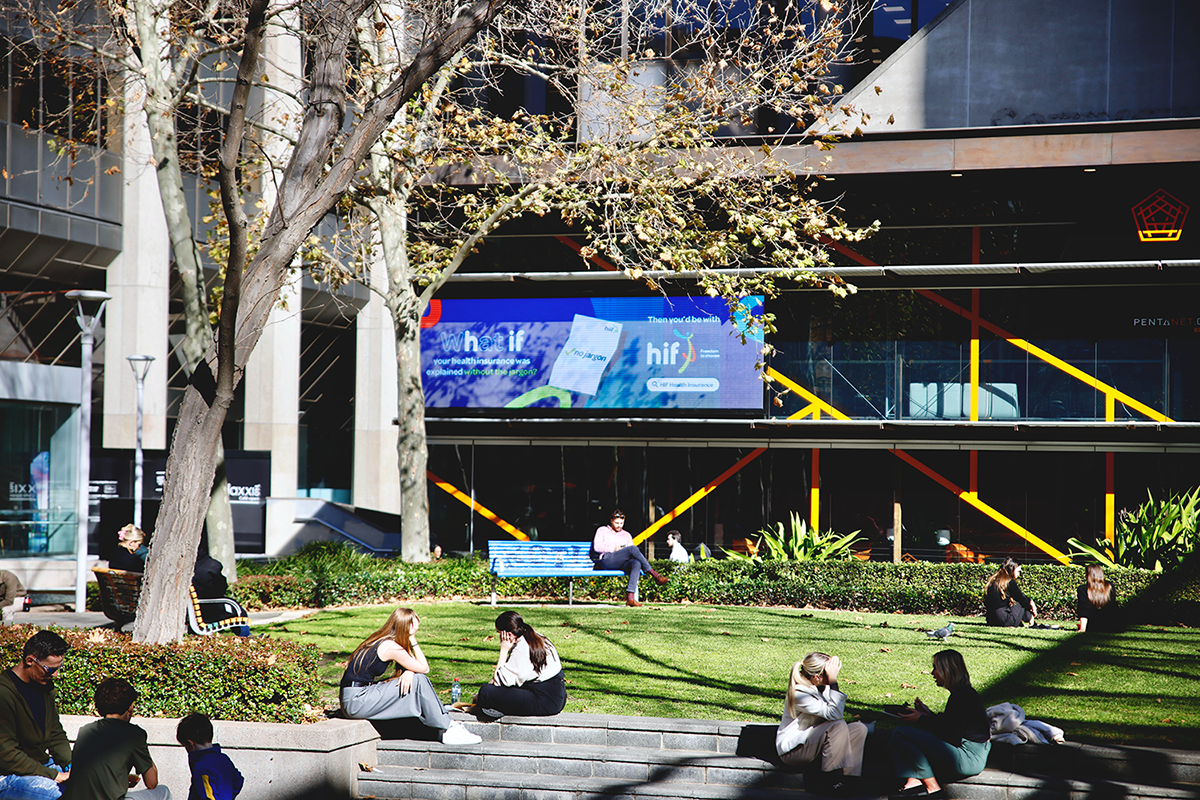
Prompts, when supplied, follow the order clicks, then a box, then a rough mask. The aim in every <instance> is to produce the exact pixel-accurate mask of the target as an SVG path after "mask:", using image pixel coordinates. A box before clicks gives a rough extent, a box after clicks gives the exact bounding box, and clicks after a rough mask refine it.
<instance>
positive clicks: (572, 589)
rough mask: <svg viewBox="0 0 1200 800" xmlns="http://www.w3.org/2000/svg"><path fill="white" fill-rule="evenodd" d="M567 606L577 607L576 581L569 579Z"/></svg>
mask: <svg viewBox="0 0 1200 800" xmlns="http://www.w3.org/2000/svg"><path fill="white" fill-rule="evenodd" d="M567 605H569V606H573V605H575V579H574V578H568V579H567Z"/></svg>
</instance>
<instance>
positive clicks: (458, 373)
mask: <svg viewBox="0 0 1200 800" xmlns="http://www.w3.org/2000/svg"><path fill="white" fill-rule="evenodd" d="M745 305H746V308H748V309H749V310H750V313H751V314H754V315H756V316H757V315H761V314H762V307H763V298H762V297H757V296H756V297H749V298H746V300H745ZM739 329H743V330H745V332H746V342H745V343H744V344H743V343H742V338H741V336H740V330H739ZM761 331H762V329H761V327H758V326H754V327H752V328H751V327H749V326H746V325H745V324H743V323H742V322H741V321H739V323H738V324H737V325H736V326H735V324H733V323H731V322H730V320H729V311H728V307H727V306H726V304H725V302H724V301H723V300H720V299H718V298H710V297H653V298H624V297H572V298H551V299H518V300H510V299H503V300H434V301H431V302H430V306H429V311H428V313H427V314H426V316H425V317H424V318H423V319H422V320H421V371H422V374H423V379H424V384H425V405H426V407H427V408H430V409H451V408H454V409H464V408H467V409H522V408H530V409H538V408H543V409H545V408H558V409H614V410H620V409H646V410H653V409H660V410H688V409H695V410H701V409H724V410H736V411H750V410H753V411H761V410H762V404H763V388H762V382H761V380H760V379H759V377H758V373H757V371H756V370H755V366H754V365H755V362H756V361H757V360H758V358H759V355H760V353H761V351H762V333H761Z"/></svg>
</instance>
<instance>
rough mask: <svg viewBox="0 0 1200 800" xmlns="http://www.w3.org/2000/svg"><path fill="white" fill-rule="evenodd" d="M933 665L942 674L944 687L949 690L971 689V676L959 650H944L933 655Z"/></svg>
mask: <svg viewBox="0 0 1200 800" xmlns="http://www.w3.org/2000/svg"><path fill="white" fill-rule="evenodd" d="M933 665H934V666H935V667H937V668H938V670H939V671H940V672H941V673H942V685H943V686H945V687H946V688H947V689H951V690H953V689H958V688H960V687H962V686H966V687H970V685H971V674H970V673H969V672H967V662H966V661H964V660H963V657H962V653H960V652H958V651H957V650H942V651H941V652H938V653H934V654H933Z"/></svg>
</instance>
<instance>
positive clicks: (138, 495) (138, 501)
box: [125, 356, 154, 528]
mask: <svg viewBox="0 0 1200 800" xmlns="http://www.w3.org/2000/svg"><path fill="white" fill-rule="evenodd" d="M125 360H126V361H128V362H129V366H130V367H132V368H133V377H134V378H135V379H136V380H137V445H136V446H135V448H134V451H133V526H134V527H135V528H140V527H142V403H143V401H144V400H145V398H146V373H147V372H149V371H150V362H151V361H153V360H154V356H125Z"/></svg>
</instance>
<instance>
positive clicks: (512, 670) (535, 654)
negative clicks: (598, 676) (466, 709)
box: [475, 611, 567, 719]
mask: <svg viewBox="0 0 1200 800" xmlns="http://www.w3.org/2000/svg"><path fill="white" fill-rule="evenodd" d="M496 631H497V632H498V633H499V634H500V660H499V661H497V662H496V670H495V672H494V673H493V674H492V681H491V683H488V684H485V685H484V686H481V687H480V688H479V694H478V695H477V696H476V697H475V706H476V708H477V712H476V713H477V714H478V715H479V716H480V717H481V718H484V719H489V718H490V719H499V718H500V717H502V716H504V715H505V714H513V715H516V716H522V717H550V716H553V715H555V714H558V713H559V712H561V711H562V710H563V708H564V707H565V706H566V704H567V684H566V681H565V680H564V678H563V669H562V662H561V661H559V659H558V651H557V650H555V649H554V645H553V644H551V643H550V640H549V639H547V638H546V637H545V636H542V635H541V634H540V633H538V632H537V631H535V630H534V629H533V628H531V627H530V626H529V625H527V624H525V620H523V619H521V615H520V614H518V613H517V612H515V611H505V612H504V613H503V614H501V615H500V616H498V617H496Z"/></svg>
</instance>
